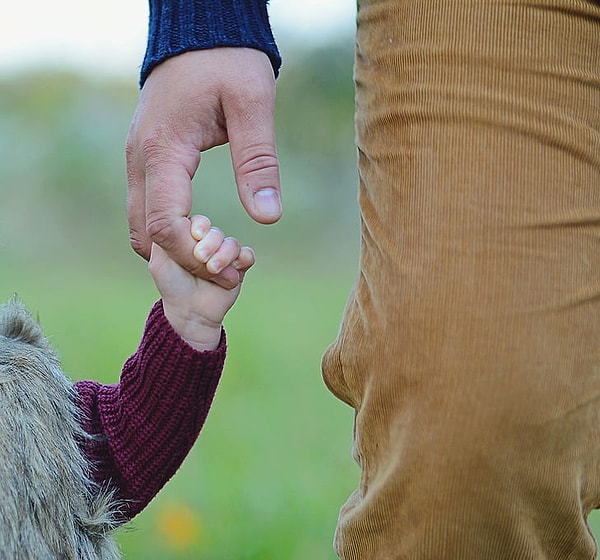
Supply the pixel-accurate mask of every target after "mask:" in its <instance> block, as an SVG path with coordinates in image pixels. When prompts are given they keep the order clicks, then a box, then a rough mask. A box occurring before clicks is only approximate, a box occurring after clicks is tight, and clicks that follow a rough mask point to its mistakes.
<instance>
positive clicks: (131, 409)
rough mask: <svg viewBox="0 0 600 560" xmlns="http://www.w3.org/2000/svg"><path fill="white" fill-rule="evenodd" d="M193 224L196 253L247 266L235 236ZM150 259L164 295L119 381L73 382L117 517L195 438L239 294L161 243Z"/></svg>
mask: <svg viewBox="0 0 600 560" xmlns="http://www.w3.org/2000/svg"><path fill="white" fill-rule="evenodd" d="M193 223H194V224H197V223H198V220H196V219H194V222H193ZM207 223H208V228H206V227H205V226H206V224H207ZM201 227H202V228H203V229H202V231H201V232H200V233H198V232H196V233H195V234H194V235H195V237H196V238H200V239H201V240H204V243H203V242H202V241H200V242H199V243H198V244H197V250H196V252H202V251H203V248H204V249H206V246H207V245H208V246H209V247H208V253H209V254H210V257H212V258H214V259H215V260H216V261H219V259H222V262H223V263H225V264H226V265H230V264H231V263H233V264H234V266H235V267H236V269H238V270H239V272H240V274H241V275H243V274H244V273H245V272H246V270H247V269H248V268H249V267H250V266H252V264H253V263H254V255H253V253H252V252H251V251H249V250H248V251H249V252H248V251H246V254H245V255H244V254H242V255H241V257H240V253H242V251H241V250H240V249H239V244H237V241H235V240H232V241H228V242H225V240H224V238H223V236H222V234H220V233H219V232H218V231H216V230H210V223H209V222H208V221H206V222H205V221H204V219H203V220H201ZM209 231H213V232H214V233H211V234H209ZM219 239H220V241H219ZM230 244H231V245H235V246H237V249H234V250H232V248H231V247H230V246H229V245H230ZM198 257H200V258H205V257H204V256H203V255H202V254H200V255H198ZM207 260H209V261H210V258H208V259H207ZM240 260H241V262H239V261H240ZM212 264H214V262H213V263H212ZM149 266H150V271H151V274H152V276H153V278H154V280H155V282H156V285H157V287H158V289H159V291H160V292H161V295H162V296H163V300H162V301H160V302H158V303H157V304H155V306H154V307H153V309H152V311H151V312H150V315H149V317H148V320H147V322H146V327H145V330H144V335H143V338H142V341H141V343H140V346H139V348H138V350H137V352H136V353H135V354H134V355H133V356H131V358H129V360H128V361H127V362H126V363H125V365H124V367H123V371H122V374H121V379H120V382H119V384H118V385H112V386H105V385H101V384H99V383H96V382H90V381H83V382H79V383H77V389H78V392H79V395H80V397H81V401H82V408H83V412H84V415H85V417H86V420H85V424H84V428H85V429H86V431H87V432H88V433H90V434H92V435H98V436H100V437H98V438H95V439H94V440H92V441H91V442H88V443H87V445H86V452H87V455H88V458H89V459H90V460H91V462H92V463H93V464H95V470H94V476H95V479H96V480H97V481H98V482H100V483H103V484H106V483H109V482H110V483H111V484H112V485H114V486H115V487H116V489H117V497H118V498H119V499H121V500H123V501H124V502H125V505H124V508H123V511H122V520H123V521H127V520H129V519H131V518H132V517H133V516H135V515H136V514H137V513H139V512H140V511H141V510H142V509H144V507H145V506H146V505H147V504H148V503H149V502H150V500H151V499H152V498H153V497H154V496H155V495H156V493H157V492H158V491H159V490H160V489H161V488H162V487H163V486H164V484H165V483H166V482H167V481H168V480H169V479H170V478H171V477H172V476H173V474H174V473H175V472H176V470H177V469H178V468H179V466H180V465H181V463H182V462H183V460H184V459H185V457H186V456H187V454H188V452H189V450H190V449H191V447H192V446H193V444H194V442H195V441H196V439H197V437H198V434H199V432H200V430H201V428H202V426H203V424H204V421H205V419H206V416H207V414H208V411H209V409H210V406H211V403H212V399H213V396H214V393H215V391H216V388H217V384H218V381H219V378H220V375H221V371H222V367H223V362H224V359H225V348H226V347H225V335H224V331H223V330H222V326H221V321H222V319H223V317H224V315H225V313H226V312H227V311H228V310H229V308H230V307H231V306H232V305H233V303H234V302H235V299H236V298H237V295H238V293H239V288H236V289H235V290H232V291H228V290H224V289H223V288H220V287H218V286H216V285H213V284H211V283H210V282H207V281H204V280H198V279H196V278H194V277H192V276H191V275H190V274H188V273H187V272H186V271H185V270H183V269H181V268H180V267H179V266H178V265H175V263H174V262H173V261H171V260H170V259H169V258H168V257H167V256H166V254H165V253H163V252H162V251H160V250H158V251H153V256H152V260H151V263H150V265H149ZM211 266H212V265H211ZM215 335H216V337H215ZM215 340H216V342H215ZM209 347H210V348H209ZM204 348H206V349H204ZM199 350H202V351H199Z"/></svg>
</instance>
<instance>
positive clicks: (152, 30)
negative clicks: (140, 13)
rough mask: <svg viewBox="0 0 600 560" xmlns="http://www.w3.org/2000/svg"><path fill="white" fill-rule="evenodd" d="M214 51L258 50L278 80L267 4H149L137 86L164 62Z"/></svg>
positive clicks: (164, 0) (177, 0) (205, 0)
mask: <svg viewBox="0 0 600 560" xmlns="http://www.w3.org/2000/svg"><path fill="white" fill-rule="evenodd" d="M213 47H250V48H254V49H258V50H261V51H263V52H264V53H265V54H266V55H267V56H268V57H269V59H270V60H271V64H272V65H273V71H274V72H275V76H277V74H278V72H279V67H280V66H281V57H280V55H279V50H278V49H277V45H276V44H275V39H274V38H273V33H272V31H271V26H270V24H269V17H268V13H267V0H150V19H149V26H148V45H147V49H146V55H145V57H144V62H143V64H142V69H141V75H140V85H143V84H144V82H145V80H146V78H147V77H148V74H149V73H150V71H151V70H152V68H154V66H156V65H157V64H159V63H160V62H162V61H164V60H165V59H167V58H169V57H172V56H174V55H177V54H181V53H183V52H186V51H192V50H199V49H209V48H213Z"/></svg>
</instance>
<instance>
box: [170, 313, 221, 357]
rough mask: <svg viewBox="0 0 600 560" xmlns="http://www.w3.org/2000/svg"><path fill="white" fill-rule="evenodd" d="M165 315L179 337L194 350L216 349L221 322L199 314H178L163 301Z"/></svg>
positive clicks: (219, 337)
mask: <svg viewBox="0 0 600 560" xmlns="http://www.w3.org/2000/svg"><path fill="white" fill-rule="evenodd" d="M163 309H164V313H165V317H166V318H167V320H168V321H169V323H170V325H171V327H172V328H173V330H174V331H175V332H176V333H177V334H178V335H179V337H180V338H181V339H182V340H183V341H184V342H185V343H186V344H188V345H189V346H191V347H192V348H193V349H194V350H197V351H198V352H205V351H210V350H216V349H217V348H218V347H219V344H220V342H221V331H222V324H221V323H215V322H214V321H210V320H209V319H207V318H205V317H202V316H200V315H189V314H180V313H177V312H176V311H175V310H172V309H170V308H169V306H168V305H166V304H165V303H164V302H163Z"/></svg>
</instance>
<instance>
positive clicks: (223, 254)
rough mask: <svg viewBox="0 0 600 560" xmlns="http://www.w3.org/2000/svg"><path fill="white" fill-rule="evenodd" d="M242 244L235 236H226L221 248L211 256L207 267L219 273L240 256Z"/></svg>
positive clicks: (214, 272)
mask: <svg viewBox="0 0 600 560" xmlns="http://www.w3.org/2000/svg"><path fill="white" fill-rule="evenodd" d="M239 254H240V244H239V242H238V240H237V239H236V238H235V237H226V238H225V239H223V243H222V244H221V246H220V247H219V249H218V250H217V251H216V252H215V253H214V254H213V255H212V256H211V257H210V259H209V260H208V262H207V263H206V268H207V270H208V271H209V272H212V273H213V274H218V273H219V272H221V270H223V269H224V268H225V267H226V266H229V265H230V264H231V263H232V262H233V261H235V260H236V259H237V258H238V255H239Z"/></svg>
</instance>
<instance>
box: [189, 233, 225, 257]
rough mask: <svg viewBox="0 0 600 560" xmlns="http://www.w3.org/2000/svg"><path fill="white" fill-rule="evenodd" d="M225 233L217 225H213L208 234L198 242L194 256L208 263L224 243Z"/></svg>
mask: <svg viewBox="0 0 600 560" xmlns="http://www.w3.org/2000/svg"><path fill="white" fill-rule="evenodd" d="M224 238H225V235H224V234H223V232H222V231H221V230H220V229H219V228H216V227H211V228H210V229H209V230H208V232H207V233H206V235H205V236H204V237H203V238H202V239H201V240H200V241H198V243H196V246H195V247H194V257H196V258H197V259H198V260H199V261H200V262H203V263H207V262H208V261H209V260H210V258H211V257H212V256H213V255H214V254H215V253H216V252H217V251H218V250H219V248H220V247H221V245H222V244H223V239H224Z"/></svg>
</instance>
